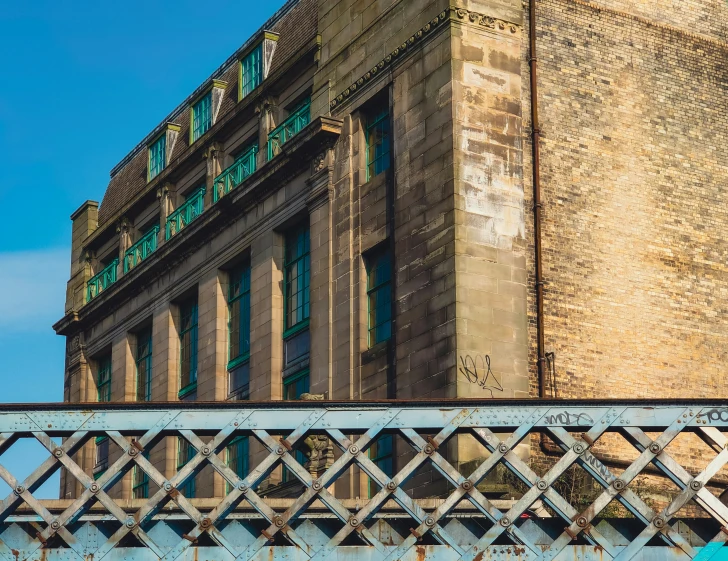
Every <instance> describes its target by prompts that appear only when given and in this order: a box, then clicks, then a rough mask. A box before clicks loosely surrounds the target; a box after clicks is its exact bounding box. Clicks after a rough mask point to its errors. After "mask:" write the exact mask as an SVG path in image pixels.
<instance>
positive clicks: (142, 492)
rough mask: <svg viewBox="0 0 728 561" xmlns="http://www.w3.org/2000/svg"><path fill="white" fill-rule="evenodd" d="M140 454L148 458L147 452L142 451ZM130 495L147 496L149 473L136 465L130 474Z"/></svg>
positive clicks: (135, 496) (142, 497)
mask: <svg viewBox="0 0 728 561" xmlns="http://www.w3.org/2000/svg"><path fill="white" fill-rule="evenodd" d="M142 455H143V456H144V457H145V458H146V459H147V460H149V452H144V453H143V454H142ZM131 497H132V498H133V499H148V498H149V475H147V472H145V471H144V470H143V469H142V468H141V467H139V466H138V465H136V466H134V474H133V475H132V485H131Z"/></svg>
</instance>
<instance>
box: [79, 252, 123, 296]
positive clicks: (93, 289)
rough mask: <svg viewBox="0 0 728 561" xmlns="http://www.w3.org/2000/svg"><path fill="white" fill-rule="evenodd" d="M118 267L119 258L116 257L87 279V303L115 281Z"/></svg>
mask: <svg viewBox="0 0 728 561" xmlns="http://www.w3.org/2000/svg"><path fill="white" fill-rule="evenodd" d="M118 268H119V258H118V257H116V258H115V259H114V260H112V261H111V263H109V264H108V265H106V267H104V268H103V269H102V270H101V271H99V272H98V273H97V274H95V275H94V276H93V277H91V278H90V279H89V280H88V282H87V283H86V303H89V302H90V301H91V300H93V299H94V298H96V297H97V296H98V295H99V294H101V293H102V292H103V291H104V290H106V289H107V288H109V286H111V285H112V284H114V283H115V282H116V271H117V269H118Z"/></svg>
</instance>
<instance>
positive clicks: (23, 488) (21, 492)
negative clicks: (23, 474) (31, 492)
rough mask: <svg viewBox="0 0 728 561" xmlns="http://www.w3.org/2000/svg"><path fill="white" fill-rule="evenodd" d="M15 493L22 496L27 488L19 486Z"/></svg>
mask: <svg viewBox="0 0 728 561" xmlns="http://www.w3.org/2000/svg"><path fill="white" fill-rule="evenodd" d="M14 493H15V494H16V495H18V496H20V495H22V494H23V493H25V487H23V486H22V485H18V486H17V487H16V488H15V491H14Z"/></svg>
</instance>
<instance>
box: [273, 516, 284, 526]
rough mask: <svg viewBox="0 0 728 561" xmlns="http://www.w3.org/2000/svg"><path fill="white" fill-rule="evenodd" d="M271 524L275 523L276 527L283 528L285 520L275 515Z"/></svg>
mask: <svg viewBox="0 0 728 561" xmlns="http://www.w3.org/2000/svg"><path fill="white" fill-rule="evenodd" d="M273 524H275V525H276V527H278V528H283V526H285V525H286V521H285V520H283V518H281V517H280V516H276V517H275V518H274V519H273Z"/></svg>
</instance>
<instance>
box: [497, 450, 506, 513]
mask: <svg viewBox="0 0 728 561" xmlns="http://www.w3.org/2000/svg"><path fill="white" fill-rule="evenodd" d="M498 452H500V453H501V454H505V453H506V452H508V444H506V443H505V442H501V443H500V444H499V445H498ZM501 520H502V519H501Z"/></svg>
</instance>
